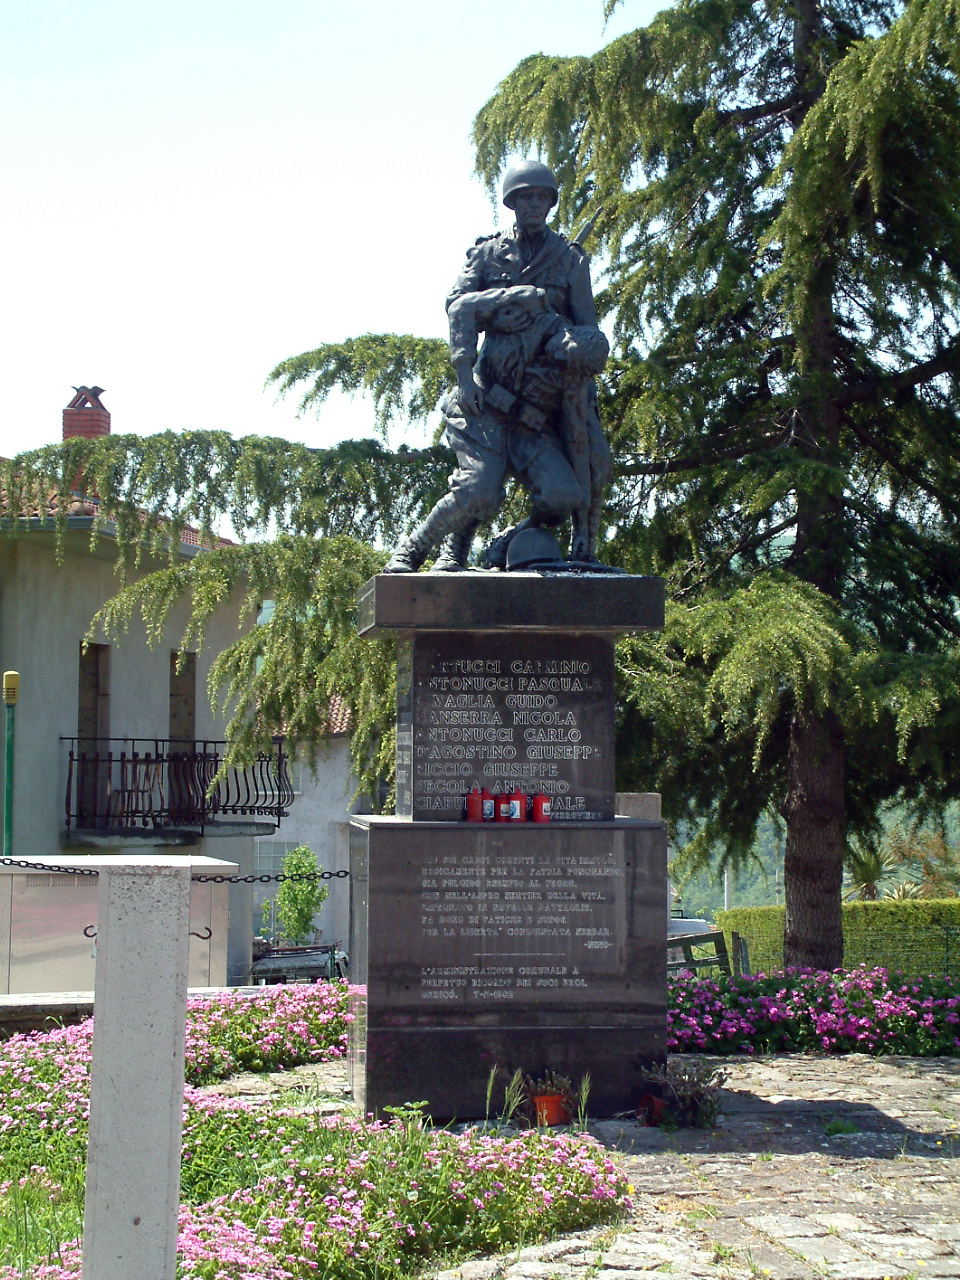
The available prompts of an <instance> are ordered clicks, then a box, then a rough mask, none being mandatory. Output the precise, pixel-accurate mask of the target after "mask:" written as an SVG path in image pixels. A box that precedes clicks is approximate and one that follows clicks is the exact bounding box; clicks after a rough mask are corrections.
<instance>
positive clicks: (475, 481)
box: [385, 160, 612, 573]
mask: <svg viewBox="0 0 960 1280" xmlns="http://www.w3.org/2000/svg"><path fill="white" fill-rule="evenodd" d="M557 194H558V193H557V184H556V180H555V179H554V176H553V174H552V173H551V172H550V170H549V169H548V168H547V166H546V165H543V164H540V163H539V162H537V161H532V160H525V161H521V162H520V163H519V164H516V165H513V166H512V167H511V168H510V169H508V171H507V173H506V175H505V176H504V181H503V203H504V204H505V205H506V206H507V208H509V209H511V210H513V212H514V214H515V215H516V225H515V226H514V227H513V228H511V229H510V230H509V231H500V232H495V233H494V234H493V235H489V236H481V238H480V239H479V240H477V242H476V244H475V245H474V247H473V248H472V249H470V250H469V251H468V253H467V261H466V264H465V265H464V267H463V270H462V271H461V272H460V275H459V276H458V277H457V280H456V282H455V284H454V286H453V289H452V290H451V292H450V295H449V297H448V298H447V313H448V318H449V322H450V356H451V360H452V362H453V365H454V368H455V370H456V375H457V388H456V390H455V391H451V392H449V393H448V394H447V395H446V396H445V397H444V399H443V401H442V402H441V406H440V408H441V413H442V414H443V419H444V423H445V428H446V430H445V438H446V440H447V443H448V444H449V445H450V446H451V448H452V449H453V450H454V452H455V453H456V455H457V467H456V470H455V471H454V472H453V474H452V475H451V477H450V492H449V493H447V494H446V495H445V497H443V498H442V499H441V500H440V502H438V503H437V505H436V506H435V507H434V508H433V510H432V511H431V512H430V514H429V515H428V516H427V518H426V520H424V522H423V523H422V524H421V525H420V526H419V527H418V528H416V529H415V530H414V531H413V533H411V534H410V535H409V536H408V537H407V538H405V539H404V540H403V541H402V542H401V543H400V544H399V546H398V547H397V548H396V550H395V551H394V553H393V556H392V558H391V560H390V561H389V563H388V564H387V566H386V569H385V572H386V573H412V572H415V571H416V570H417V569H419V568H420V566H421V565H422V564H423V563H424V561H425V560H426V559H427V557H428V556H429V554H430V552H431V551H432V550H433V549H434V548H435V547H436V546H437V545H438V544H440V543H441V542H442V547H441V551H440V554H439V556H438V558H437V560H436V562H435V564H434V569H435V570H446V571H451V570H458V569H462V568H463V567H464V566H465V565H466V560H467V556H468V554H469V551H470V546H471V543H472V541H473V537H474V534H475V532H476V530H477V527H478V526H479V525H480V524H481V522H483V521H485V520H490V519H492V518H493V516H495V515H496V513H497V511H498V510H499V509H500V507H501V505H502V503H503V500H504V496H505V492H504V481H505V479H506V477H507V474H508V473H510V472H512V473H513V474H514V475H516V476H517V477H518V478H519V479H520V481H521V483H522V484H523V485H524V486H525V487H526V488H527V490H528V491H529V493H530V503H531V505H530V515H529V517H528V518H527V519H526V520H524V521H523V522H522V523H521V524H519V525H517V526H515V527H513V528H511V529H508V530H506V531H505V532H504V533H502V534H501V535H500V536H499V537H497V538H495V539H494V541H493V542H492V543H491V545H490V547H489V548H488V549H487V553H486V563H487V564H488V565H489V567H492V568H504V567H505V566H506V562H507V554H508V549H509V545H510V542H511V540H512V539H513V537H514V536H515V535H516V534H517V533H519V532H520V531H521V530H523V529H525V528H531V527H532V528H538V527H547V528H551V527H554V526H556V525H559V524H561V523H562V522H563V521H564V520H566V519H567V518H568V517H570V516H573V518H574V536H573V544H572V547H571V558H572V559H573V560H576V561H581V562H596V540H597V531H598V527H599V519H600V504H601V501H602V496H603V491H604V489H605V488H606V486H607V484H608V483H609V480H610V475H611V472H612V464H611V458H610V449H609V446H608V445H607V442H606V438H605V437H604V435H603V430H602V428H601V426H600V418H599V414H598V412H597V406H596V385H595V383H594V381H593V378H594V376H595V375H596V374H597V373H599V372H600V370H601V369H602V368H603V365H604V363H605V362H606V358H607V355H608V353H609V346H608V343H607V340H606V338H605V337H604V335H603V334H602V332H601V331H600V328H599V326H598V324H597V313H596V308H595V307H594V302H593V293H592V290H591V286H590V268H589V264H588V261H587V257H586V254H585V253H584V252H583V250H582V248H581V247H580V245H579V244H578V243H577V242H574V243H570V242H568V241H567V240H566V239H565V238H564V237H563V236H561V235H558V234H557V233H556V232H554V231H551V230H550V229H549V228H548V227H547V216H548V214H549V212H550V209H551V208H552V207H553V205H554V204H555V203H556V201H557ZM481 333H483V335H484V338H483V344H482V346H480V348H479V352H478V339H479V336H480V334H481Z"/></svg>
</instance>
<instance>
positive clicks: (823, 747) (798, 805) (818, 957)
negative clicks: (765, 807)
mask: <svg viewBox="0 0 960 1280" xmlns="http://www.w3.org/2000/svg"><path fill="white" fill-rule="evenodd" d="M787 769H788V780H787V794H786V798H785V799H784V802H783V804H782V806H781V808H780V812H781V813H782V814H783V817H784V818H785V820H786V824H787V841H786V850H785V852H784V863H783V870H784V877H783V879H784V890H785V899H786V904H787V919H786V928H785V931H784V939H783V962H784V964H785V965H788V966H791V967H796V968H811V969H837V968H839V967H840V965H841V964H842V963H843V928H842V915H841V901H840V884H841V881H842V878H843V848H844V816H845V815H844V741H843V731H842V729H841V727H840V724H839V722H838V720H837V718H836V717H835V716H834V715H832V714H831V713H830V712H826V713H823V712H811V713H810V714H809V715H808V716H807V717H806V718H805V719H804V720H800V719H799V717H796V716H795V717H794V720H793V723H792V725H791V726H790V749H789V755H788V762H787Z"/></svg>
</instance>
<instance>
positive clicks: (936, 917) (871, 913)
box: [717, 898, 960, 977]
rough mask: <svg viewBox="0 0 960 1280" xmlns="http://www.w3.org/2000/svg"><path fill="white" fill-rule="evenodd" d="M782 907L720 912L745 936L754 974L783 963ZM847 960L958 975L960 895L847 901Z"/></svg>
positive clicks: (724, 923) (724, 922)
mask: <svg viewBox="0 0 960 1280" xmlns="http://www.w3.org/2000/svg"><path fill="white" fill-rule="evenodd" d="M784 915H785V910H784V908H783V907H735V908H733V909H732V910H730V911H718V912H717V924H718V925H719V927H720V928H721V929H722V930H723V931H724V933H725V934H726V935H727V942H728V945H729V941H730V934H731V933H732V932H736V933H739V934H740V935H741V937H743V938H746V940H747V946H748V948H749V952H750V969H751V971H752V972H753V973H768V972H769V971H770V970H771V969H781V968H782V967H783V922H784ZM843 964H844V968H847V969H853V968H856V967H857V966H858V965H863V964H865V965H869V966H874V965H882V966H883V967H884V968H885V969H896V970H900V971H901V972H902V973H904V974H905V975H906V976H907V977H923V976H925V975H927V974H931V973H932V974H938V975H951V976H953V977H960V898H930V899H918V900H915V899H909V898H908V899H889V898H887V899H884V900H883V901H882V902H845V903H844V904H843Z"/></svg>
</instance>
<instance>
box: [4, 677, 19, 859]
mask: <svg viewBox="0 0 960 1280" xmlns="http://www.w3.org/2000/svg"><path fill="white" fill-rule="evenodd" d="M19 694H20V676H19V674H18V673H17V672H16V671H5V672H4V673H3V702H4V707H5V710H6V720H7V746H6V754H5V756H4V763H3V856H4V857H5V858H9V857H10V856H11V855H12V853H13V738H14V723H15V719H16V712H17V698H18V696H19Z"/></svg>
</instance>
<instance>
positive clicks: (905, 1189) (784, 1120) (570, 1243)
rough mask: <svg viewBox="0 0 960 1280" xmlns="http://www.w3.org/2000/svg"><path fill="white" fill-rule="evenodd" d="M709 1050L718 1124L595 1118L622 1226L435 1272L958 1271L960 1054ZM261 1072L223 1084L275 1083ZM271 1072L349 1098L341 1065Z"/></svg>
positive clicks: (311, 1092) (911, 1279)
mask: <svg viewBox="0 0 960 1280" xmlns="http://www.w3.org/2000/svg"><path fill="white" fill-rule="evenodd" d="M705 1061H707V1062H708V1063H711V1064H714V1065H716V1066H718V1067H722V1068H723V1069H724V1070H725V1071H727V1072H728V1073H729V1074H728V1079H727V1082H726V1086H725V1088H724V1091H723V1103H724V1105H723V1114H722V1116H721V1119H720V1122H719V1123H718V1125H717V1126H716V1127H715V1128H714V1129H711V1130H689V1129H688V1130H678V1131H677V1132H674V1133H668V1132H665V1131H664V1130H662V1129H648V1128H644V1127H641V1126H640V1125H639V1124H638V1123H636V1122H634V1121H632V1120H630V1119H624V1120H618V1121H602V1122H598V1123H597V1124H595V1125H592V1126H591V1132H592V1133H593V1135H594V1137H595V1138H596V1140H597V1141H598V1142H601V1143H602V1144H603V1145H604V1146H606V1147H607V1148H608V1149H609V1150H610V1151H611V1152H612V1153H613V1154H614V1156H615V1158H616V1160H617V1162H618V1164H619V1165H620V1167H621V1168H622V1169H623V1171H624V1174H625V1175H626V1177H627V1179H628V1181H629V1183H630V1185H631V1187H632V1188H633V1190H632V1193H631V1196H632V1201H633V1207H632V1209H631V1210H630V1213H629V1214H628V1216H627V1217H626V1219H625V1220H624V1221H623V1222H622V1223H620V1224H618V1225H617V1226H616V1227H614V1228H603V1229H599V1230H594V1231H589V1232H581V1233H577V1234H575V1235H572V1236H568V1237H565V1239H564V1240H562V1241H554V1242H552V1243H551V1244H548V1245H543V1246H539V1247H536V1246H535V1247H532V1248H527V1249H523V1250H521V1251H520V1252H519V1253H516V1252H515V1253H513V1254H504V1255H501V1256H499V1257H496V1258H488V1259H479V1260H476V1261H472V1262H466V1263H463V1264H462V1265H461V1266H459V1267H455V1268H452V1269H447V1270H444V1271H433V1272H431V1273H429V1275H430V1276H432V1277H435V1278H436V1280H594V1278H595V1277H597V1278H599V1280H640V1278H644V1280H650V1278H651V1277H653V1276H657V1275H674V1276H677V1277H680V1278H682V1280H763V1277H769V1280H920V1278H921V1277H929V1280H960V1059H954V1058H929V1059H920V1058H870V1057H867V1056H865V1055H863V1054H850V1055H845V1056H837V1057H823V1058H819V1057H807V1056H804V1055H800V1054H785V1055H782V1056H778V1057H753V1058H748V1057H743V1058H739V1057H734V1058H709V1059H706V1060H705ZM301 1070H305V1071H306V1070H308V1069H301ZM263 1080H264V1078H263V1077H250V1078H249V1079H247V1078H246V1077H244V1078H243V1079H240V1080H234V1081H230V1082H227V1083H225V1084H224V1085H221V1086H211V1090H217V1089H219V1090H222V1091H230V1092H233V1093H240V1094H242V1093H243V1092H245V1091H246V1090H247V1089H249V1091H250V1092H251V1094H253V1093H255V1092H256V1093H261V1092H262V1090H263ZM267 1081H268V1088H270V1089H280V1088H285V1089H289V1088H291V1087H293V1088H295V1089H300V1090H302V1091H303V1092H304V1096H305V1103H308V1104H310V1105H320V1106H322V1107H323V1109H324V1110H328V1109H335V1108H337V1107H339V1108H340V1109H343V1108H344V1106H345V1103H344V1101H343V1098H344V1089H343V1083H344V1076H343V1068H342V1066H341V1065H340V1064H331V1065H329V1066H326V1067H324V1068H322V1069H318V1068H312V1069H309V1074H308V1075H307V1076H306V1077H305V1078H304V1079H302V1080H301V1079H299V1075H298V1073H297V1072H283V1073H278V1074H277V1075H276V1076H271V1077H268V1078H267ZM838 1128H839V1129H841V1130H849V1132H839V1133H838V1132H834V1130H836V1129H838Z"/></svg>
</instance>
